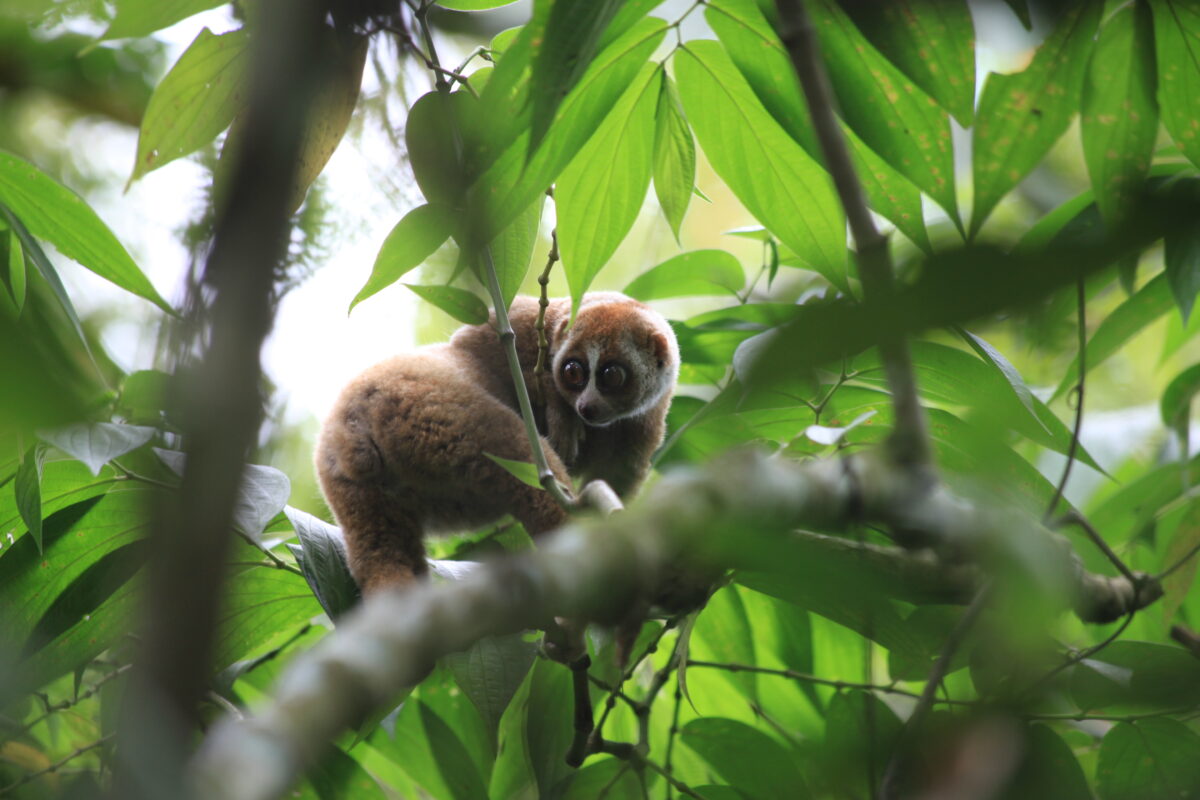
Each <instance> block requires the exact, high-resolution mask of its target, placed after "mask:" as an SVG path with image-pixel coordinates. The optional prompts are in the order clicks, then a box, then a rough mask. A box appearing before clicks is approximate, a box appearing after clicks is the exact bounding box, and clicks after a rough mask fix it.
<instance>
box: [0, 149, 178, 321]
mask: <svg viewBox="0 0 1200 800" xmlns="http://www.w3.org/2000/svg"><path fill="white" fill-rule="evenodd" d="M0 203H3V204H4V205H5V206H7V207H8V208H9V209H10V210H11V211H12V213H13V214H15V215H16V216H17V218H19V219H20V220H21V222H22V223H24V225H25V227H26V228H28V229H29V232H30V233H32V234H33V235H34V236H37V237H39V238H41V239H45V240H46V241H48V242H50V243H51V244H53V245H54V246H55V247H56V248H58V251H59V252H60V253H62V254H63V255H64V256H67V257H68V258H72V259H74V260H75V261H78V262H79V263H80V264H82V265H83V266H85V267H87V268H88V269H90V270H91V271H92V272H95V273H96V274H97V275H99V276H100V277H102V278H104V279H106V280H109V281H112V282H113V283H115V284H116V285H117V286H120V287H121V288H122V289H126V290H128V291H130V292H133V293H134V294H136V295H138V296H139V297H144V298H146V299H147V300H149V301H150V302H152V303H154V304H155V305H156V306H158V307H159V308H161V309H162V310H164V311H166V312H167V313H174V312H173V311H172V309H171V307H170V306H169V305H167V301H165V300H163V299H162V297H160V296H159V294H158V292H157V291H156V290H155V289H154V285H153V284H151V283H150V281H149V280H148V279H147V278H146V276H145V275H144V274H142V271H141V270H140V269H138V267H137V264H134V263H133V259H132V258H130V257H129V253H127V252H126V251H125V248H124V247H122V246H121V243H120V242H118V241H117V237H116V236H114V235H113V233H112V231H110V230H109V229H108V226H106V225H105V224H104V223H103V222H102V221H101V220H100V217H98V216H96V212H95V211H92V209H91V207H90V206H89V205H88V204H87V203H86V202H84V200H83V198H81V197H80V196H79V195H77V194H75V193H74V192H72V191H71V190H70V189H68V188H66V187H65V186H63V185H62V184H60V183H58V182H57V181H55V180H54V179H53V178H51V177H50V176H49V175H47V174H46V173H44V172H42V171H41V170H39V169H38V168H37V167H35V166H34V165H33V164H30V163H29V162H28V161H24V160H22V159H20V158H17V157H16V156H14V155H12V154H10V153H5V152H3V151H0Z"/></svg>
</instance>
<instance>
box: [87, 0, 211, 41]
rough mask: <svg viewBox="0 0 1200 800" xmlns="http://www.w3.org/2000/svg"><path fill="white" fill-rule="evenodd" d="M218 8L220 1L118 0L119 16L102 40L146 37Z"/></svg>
mask: <svg viewBox="0 0 1200 800" xmlns="http://www.w3.org/2000/svg"><path fill="white" fill-rule="evenodd" d="M219 5H221V0H119V2H117V4H116V6H117V15H116V17H115V18H114V19H113V21H112V24H111V25H109V26H108V30H106V31H105V32H104V35H103V36H101V37H100V38H101V39H124V38H127V37H135V36H146V35H148V34H151V33H154V32H155V31H157V30H162V29H163V28H166V27H168V26H170V25H174V24H175V23H176V22H179V21H180V20H182V19H187V18H188V17H190V16H192V15H193V14H198V13H200V12H201V11H207V10H208V9H210V8H216V7H217V6H219Z"/></svg>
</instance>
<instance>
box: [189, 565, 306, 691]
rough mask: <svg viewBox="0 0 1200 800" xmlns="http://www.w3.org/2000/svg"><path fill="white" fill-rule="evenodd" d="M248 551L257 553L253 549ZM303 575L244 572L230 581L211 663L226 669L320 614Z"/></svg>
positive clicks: (264, 570)
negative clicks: (301, 576)
mask: <svg viewBox="0 0 1200 800" xmlns="http://www.w3.org/2000/svg"><path fill="white" fill-rule="evenodd" d="M243 547H245V550H246V552H248V553H252V552H254V551H253V550H251V549H250V548H249V547H246V546H245V545H243ZM320 609H321V607H320V606H319V605H318V604H317V602H316V599H315V598H314V597H313V594H312V592H310V591H309V588H308V586H307V585H306V584H305V582H304V580H303V579H302V578H300V576H298V575H295V574H294V573H291V572H285V571H284V570H279V569H269V568H265V567H252V568H250V569H242V570H241V571H240V572H238V573H236V574H235V575H233V576H231V577H230V578H229V580H228V585H227V586H226V587H225V589H224V592H223V594H222V605H221V611H220V616H219V618H218V621H217V630H216V635H215V637H214V640H213V652H214V655H213V664H214V665H215V666H216V668H217V669H223V668H225V667H227V666H229V665H230V664H232V663H234V662H235V661H237V660H239V659H243V658H247V657H249V656H252V655H257V654H259V653H261V652H263V651H265V650H267V649H268V648H269V647H270V646H271V644H272V643H274V642H276V641H277V640H278V638H279V637H280V636H281V635H286V633H285V632H288V631H294V630H295V629H296V628H298V627H299V626H301V625H303V624H304V623H305V622H307V621H308V620H310V619H312V618H313V616H315V615H316V614H319V613H320Z"/></svg>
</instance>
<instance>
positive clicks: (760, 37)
mask: <svg viewBox="0 0 1200 800" xmlns="http://www.w3.org/2000/svg"><path fill="white" fill-rule="evenodd" d="M705 19H706V20H707V21H708V24H709V26H711V27H712V29H713V31H714V32H715V33H716V34H717V36H718V38H720V40H721V44H723V45H724V46H725V50H726V52H727V53H728V54H729V57H730V58H731V59H732V60H733V63H734V64H736V65H737V68H738V70H739V71H740V72H741V73H742V75H744V76H745V78H746V80H747V82H749V84H750V86H751V88H752V89H753V90H754V94H755V95H756V96H757V97H758V100H759V102H760V103H762V104H763V107H765V108H766V109H767V111H768V112H770V114H771V116H772V117H774V118H775V121H776V122H778V123H779V124H780V126H782V127H783V129H784V130H785V131H787V133H788V135H789V136H791V137H792V138H793V139H794V140H796V142H797V143H799V145H800V146H801V147H803V148H804V150H805V152H807V153H808V155H809V156H811V157H812V158H813V160H815V161H817V162H818V163H820V162H822V161H823V156H822V154H821V148H820V144H819V143H818V142H817V138H816V134H815V132H814V131H813V129H812V121H811V119H810V118H809V114H808V105H807V103H806V101H805V100H804V95H803V93H802V92H801V91H800V85H799V82H798V81H797V79H796V76H795V70H794V68H793V67H792V62H791V58H790V57H789V56H788V54H787V51H786V50H785V49H784V47H783V43H782V42H780V40H779V37H778V36H777V35H776V34H775V31H774V29H773V28H772V27H771V24H770V23H769V22H768V21H767V19H766V18H765V17H764V16H763V13H762V11H761V10H760V9H759V7H758V4H757V3H756V2H755V0H713V2H711V3H709V4H708V10H706V11H705ZM842 132H843V133H844V134H845V135H846V143H847V144H848V145H849V148H850V157H851V159H852V160H853V162H854V166H855V171H856V172H857V173H858V176H859V180H860V181H861V182H862V185H863V190H864V191H865V192H866V194H867V198H868V201H869V203H870V205H871V208H873V209H874V210H875V211H877V212H879V213H880V214H881V215H883V216H884V217H887V218H888V219H889V220H890V221H891V222H892V223H893V224H894V225H895V226H896V227H897V228H898V229H899V230H900V231H901V232H903V233H904V235H905V236H907V237H908V238H909V239H911V240H912V241H913V242H914V243H916V244H917V245H918V246H919V247H921V248H923V249H926V250H928V249H929V238H928V236H927V234H926V232H925V223H924V220H923V218H922V213H921V193H920V191H919V190H918V189H917V187H916V186H915V185H914V184H913V183H912V182H911V181H909V179H908V178H906V177H904V176H903V175H901V174H900V173H899V172H897V171H896V170H895V169H893V168H892V167H891V166H890V165H889V164H888V162H887V161H885V160H884V159H882V158H880V157H879V156H878V155H876V154H875V152H874V151H873V150H871V148H869V147H867V145H865V144H864V143H863V141H862V139H860V138H859V137H858V136H857V135H856V134H855V133H854V131H853V130H851V129H850V128H848V127H846V126H845V125H843V126H842Z"/></svg>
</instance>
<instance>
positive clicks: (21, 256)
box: [7, 230, 25, 314]
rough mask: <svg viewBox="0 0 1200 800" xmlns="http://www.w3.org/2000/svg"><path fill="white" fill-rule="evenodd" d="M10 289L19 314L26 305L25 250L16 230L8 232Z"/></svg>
mask: <svg viewBox="0 0 1200 800" xmlns="http://www.w3.org/2000/svg"><path fill="white" fill-rule="evenodd" d="M7 263H8V276H7V277H8V291H9V294H10V295H12V299H13V304H14V305H15V306H16V307H17V314H20V313H21V309H23V308H24V307H25V251H24V249H23V248H22V247H21V238H20V237H19V236H18V235H17V232H16V231H15V230H10V231H9V232H8V260H7Z"/></svg>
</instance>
